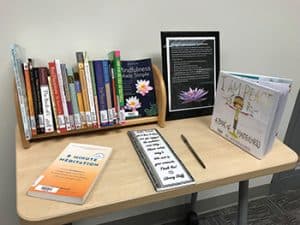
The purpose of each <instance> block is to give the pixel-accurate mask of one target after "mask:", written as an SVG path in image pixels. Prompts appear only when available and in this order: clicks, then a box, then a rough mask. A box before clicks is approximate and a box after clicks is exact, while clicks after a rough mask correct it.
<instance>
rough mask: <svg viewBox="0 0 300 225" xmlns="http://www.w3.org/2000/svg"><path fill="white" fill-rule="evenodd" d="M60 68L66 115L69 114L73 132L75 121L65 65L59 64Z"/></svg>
mask: <svg viewBox="0 0 300 225" xmlns="http://www.w3.org/2000/svg"><path fill="white" fill-rule="evenodd" d="M60 67H61V74H62V79H63V86H64V91H65V95H66V103H67V108H68V113H69V120H70V125H71V130H74V129H75V121H74V113H73V108H72V102H71V95H70V89H69V83H68V78H67V68H66V64H61V65H60Z"/></svg>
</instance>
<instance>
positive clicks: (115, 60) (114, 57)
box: [109, 51, 125, 124]
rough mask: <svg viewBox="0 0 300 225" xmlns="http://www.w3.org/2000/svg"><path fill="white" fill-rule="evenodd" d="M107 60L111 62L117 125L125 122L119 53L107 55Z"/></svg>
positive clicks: (114, 52)
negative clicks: (115, 96) (115, 97)
mask: <svg viewBox="0 0 300 225" xmlns="http://www.w3.org/2000/svg"><path fill="white" fill-rule="evenodd" d="M109 59H110V61H111V62H112V67H113V72H114V76H115V86H116V95H117V101H118V112H119V113H118V117H119V118H118V119H119V123H120V124H123V123H124V122H125V109H124V93H123V80H122V71H121V59H120V51H113V52H111V53H109Z"/></svg>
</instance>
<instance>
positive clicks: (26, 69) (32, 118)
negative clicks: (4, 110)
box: [23, 63, 37, 136]
mask: <svg viewBox="0 0 300 225" xmlns="http://www.w3.org/2000/svg"><path fill="white" fill-rule="evenodd" d="M23 69H24V77H25V87H26V94H27V100H28V108H29V118H30V126H31V133H32V136H35V135H37V130H36V121H35V112H34V105H33V97H32V88H31V81H30V72H29V67H28V63H23Z"/></svg>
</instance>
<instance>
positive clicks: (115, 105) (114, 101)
mask: <svg viewBox="0 0 300 225" xmlns="http://www.w3.org/2000/svg"><path fill="white" fill-rule="evenodd" d="M109 66H110V81H111V85H110V88H111V95H112V106H113V112H114V121H115V123H116V124H117V123H118V100H117V94H116V86H115V76H114V71H113V69H112V66H111V63H110V64H109Z"/></svg>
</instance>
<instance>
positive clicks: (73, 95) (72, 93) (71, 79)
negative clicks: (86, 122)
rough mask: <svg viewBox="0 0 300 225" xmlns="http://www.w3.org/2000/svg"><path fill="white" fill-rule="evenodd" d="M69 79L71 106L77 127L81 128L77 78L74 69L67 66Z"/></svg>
mask: <svg viewBox="0 0 300 225" xmlns="http://www.w3.org/2000/svg"><path fill="white" fill-rule="evenodd" d="M67 79H68V85H69V90H70V97H71V106H72V110H73V114H74V123H75V129H80V128H81V118H80V111H79V107H78V102H77V95H76V88H75V79H74V75H73V71H72V69H71V68H70V67H68V68H67Z"/></svg>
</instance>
